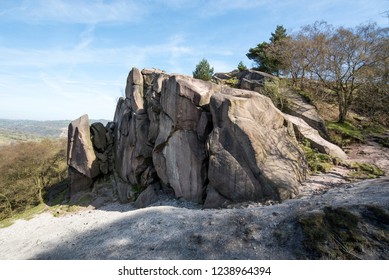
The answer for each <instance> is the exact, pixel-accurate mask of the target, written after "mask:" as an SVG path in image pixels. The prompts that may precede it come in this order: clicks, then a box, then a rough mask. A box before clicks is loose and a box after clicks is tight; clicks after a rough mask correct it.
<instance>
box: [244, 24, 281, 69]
mask: <svg viewBox="0 0 389 280" xmlns="http://www.w3.org/2000/svg"><path fill="white" fill-rule="evenodd" d="M287 37H288V35H287V33H286V29H285V28H284V27H283V26H282V25H278V26H277V28H276V30H275V32H274V33H271V37H270V43H267V42H262V43H259V44H258V45H257V46H256V47H254V48H250V49H249V52H248V53H247V54H246V56H247V57H248V58H249V59H251V60H254V62H255V63H256V64H257V67H256V68H255V69H257V70H259V71H263V72H266V73H270V74H276V75H277V76H278V75H279V73H280V70H281V68H282V64H283V62H282V59H281V58H280V57H278V56H277V55H274V53H271V52H269V50H271V48H272V47H273V46H274V45H276V44H279V43H281V42H282V41H283V40H284V39H286V38H287Z"/></svg>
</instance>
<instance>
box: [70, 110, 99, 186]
mask: <svg viewBox="0 0 389 280" xmlns="http://www.w3.org/2000/svg"><path fill="white" fill-rule="evenodd" d="M67 164H68V166H69V178H70V190H71V193H75V192H77V191H81V190H87V189H89V188H90V187H91V184H92V182H93V178H95V177H96V176H97V175H99V173H100V170H99V165H98V162H97V159H96V155H95V152H94V150H93V145H92V142H91V136H90V130H89V118H88V115H83V116H81V117H80V118H78V119H76V120H74V121H72V122H71V123H70V124H69V128H68V149H67Z"/></svg>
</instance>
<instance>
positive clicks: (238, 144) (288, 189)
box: [206, 89, 304, 203]
mask: <svg viewBox="0 0 389 280" xmlns="http://www.w3.org/2000/svg"><path fill="white" fill-rule="evenodd" d="M210 108H211V113H212V117H213V127H214V128H213V131H212V132H211V134H210V137H209V140H208V147H209V154H210V157H209V170H208V179H209V186H211V187H213V188H214V189H215V190H216V191H217V192H218V193H219V194H221V195H222V196H223V197H225V198H227V199H229V200H231V201H233V202H237V201H245V200H257V201H258V200H260V199H264V198H265V199H276V200H284V199H287V198H291V197H294V196H295V195H296V194H297V193H298V185H299V184H300V181H301V180H302V164H303V158H304V156H303V154H302V151H301V150H300V149H299V147H298V144H297V141H296V139H295V138H294V137H293V136H290V135H289V134H288V129H287V127H286V126H284V124H285V119H284V117H283V114H282V113H281V112H280V111H279V110H278V109H277V108H275V107H274V105H273V104H272V102H271V100H270V99H269V98H267V97H264V96H262V95H260V94H257V93H255V92H249V91H243V90H232V89H225V90H224V91H223V92H220V93H217V94H214V95H213V96H212V98H211V103H210ZM207 199H208V197H207ZM207 199H206V203H207ZM209 203H211V202H209Z"/></svg>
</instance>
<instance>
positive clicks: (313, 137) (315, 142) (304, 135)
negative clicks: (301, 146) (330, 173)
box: [285, 114, 347, 159]
mask: <svg viewBox="0 0 389 280" xmlns="http://www.w3.org/2000/svg"><path fill="white" fill-rule="evenodd" d="M285 119H286V120H288V121H289V122H291V123H292V124H293V127H294V130H295V133H296V136H297V137H298V138H300V139H302V140H303V139H307V140H308V141H309V142H310V145H311V147H312V148H314V149H317V150H318V151H319V152H321V153H323V154H327V155H330V156H332V157H334V158H340V159H347V155H346V153H345V152H344V151H343V150H342V149H341V148H339V147H338V146H336V145H335V144H332V143H330V142H328V141H327V140H325V139H323V138H322V137H321V136H320V134H319V132H318V131H317V130H316V129H314V128H312V127H311V126H309V125H308V124H307V123H306V122H305V121H304V120H302V119H300V118H298V117H294V116H290V115H287V114H285Z"/></svg>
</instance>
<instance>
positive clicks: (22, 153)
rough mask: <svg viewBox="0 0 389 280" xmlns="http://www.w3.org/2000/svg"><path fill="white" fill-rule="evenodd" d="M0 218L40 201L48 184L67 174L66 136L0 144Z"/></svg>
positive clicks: (42, 199)
mask: <svg viewBox="0 0 389 280" xmlns="http://www.w3.org/2000/svg"><path fill="white" fill-rule="evenodd" d="M0 158H1V159H2V160H1V161H0V194H1V195H0V220H1V219H4V218H8V217H10V216H11V215H13V214H17V213H21V212H23V211H24V210H26V209H28V208H30V207H33V206H37V205H39V204H42V203H43V202H44V196H45V193H46V192H47V191H48V190H49V189H50V188H51V186H53V185H55V184H57V183H59V182H61V181H63V180H65V179H66V177H67V165H66V140H61V141H60V140H49V139H45V140H43V141H36V142H23V143H17V144H11V145H8V146H3V147H0Z"/></svg>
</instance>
